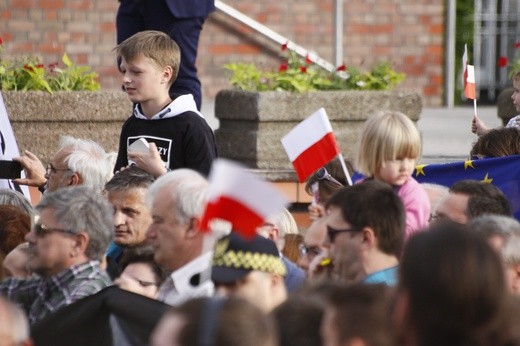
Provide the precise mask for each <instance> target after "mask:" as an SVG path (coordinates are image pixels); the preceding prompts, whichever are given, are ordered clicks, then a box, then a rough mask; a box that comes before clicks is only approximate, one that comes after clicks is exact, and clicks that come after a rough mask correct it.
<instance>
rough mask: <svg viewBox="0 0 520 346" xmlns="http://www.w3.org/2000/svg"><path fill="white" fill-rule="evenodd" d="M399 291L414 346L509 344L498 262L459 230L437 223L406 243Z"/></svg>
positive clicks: (482, 242) (487, 248) (486, 247)
mask: <svg viewBox="0 0 520 346" xmlns="http://www.w3.org/2000/svg"><path fill="white" fill-rule="evenodd" d="M398 291H399V293H400V294H404V295H405V296H407V297H408V299H407V301H408V304H407V311H406V316H405V320H404V324H403V326H402V327H403V330H406V331H407V332H408V333H409V332H410V331H412V333H415V334H414V335H413V336H412V337H413V338H415V340H414V341H415V344H416V345H419V346H429V345H432V346H433V345H448V346H449V345H506V344H508V343H506V342H505V341H504V340H506V339H507V338H508V335H507V333H505V332H504V327H503V325H505V324H507V323H506V322H507V318H509V317H508V316H507V313H506V312H505V308H506V306H505V305H506V304H505V297H506V296H507V293H506V287H505V279H504V274H503V268H502V264H501V260H500V258H499V255H498V254H497V253H496V252H495V251H494V250H493V249H492V248H491V247H490V245H489V244H488V243H487V242H486V240H485V239H484V238H483V237H481V236H480V235H478V234H476V232H471V231H470V230H468V229H467V228H465V227H464V226H462V225H457V224H455V223H452V222H444V223H439V224H436V225H435V226H434V227H432V228H431V229H429V230H428V231H426V232H421V233H418V234H417V235H415V236H413V237H412V238H411V239H410V240H409V242H408V244H407V246H406V248H405V250H404V253H403V257H402V260H401V264H400V283H399V290H398Z"/></svg>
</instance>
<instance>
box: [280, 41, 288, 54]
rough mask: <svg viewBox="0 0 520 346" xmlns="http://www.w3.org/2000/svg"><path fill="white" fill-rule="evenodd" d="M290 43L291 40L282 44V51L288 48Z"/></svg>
mask: <svg viewBox="0 0 520 346" xmlns="http://www.w3.org/2000/svg"><path fill="white" fill-rule="evenodd" d="M288 44H289V42H285V43H284V44H282V52H283V51H285V50H286V49H287V45H288Z"/></svg>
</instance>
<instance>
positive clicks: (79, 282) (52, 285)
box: [0, 261, 112, 324]
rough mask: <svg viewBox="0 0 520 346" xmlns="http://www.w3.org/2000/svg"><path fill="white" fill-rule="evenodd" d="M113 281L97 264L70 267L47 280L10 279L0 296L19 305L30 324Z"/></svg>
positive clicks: (1, 286)
mask: <svg viewBox="0 0 520 346" xmlns="http://www.w3.org/2000/svg"><path fill="white" fill-rule="evenodd" d="M111 284H112V281H111V280H110V277H109V276H108V275H107V273H106V272H104V271H102V270H101V268H100V267H99V261H90V262H86V263H82V264H79V265H76V266H72V267H70V268H69V269H67V270H66V271H64V272H61V273H59V274H58V275H55V276H52V277H50V278H47V279H43V278H40V277H37V278H32V279H15V278H10V279H7V280H4V281H2V282H1V283H0V294H2V295H4V296H6V297H7V298H9V299H10V300H12V301H13V302H15V303H17V304H19V305H20V306H21V307H22V308H23V309H24V310H25V312H26V313H27V315H28V316H29V322H30V323H31V324H33V323H34V322H36V321H39V320H41V319H42V318H44V317H45V316H47V315H48V314H50V313H52V312H54V311H56V310H58V309H59V308H61V307H64V306H67V305H69V304H71V303H73V302H75V301H76V300H79V299H81V298H84V297H88V296H90V295H92V294H95V293H97V292H98V291H100V290H102V289H103V288H105V287H107V286H110V285H111Z"/></svg>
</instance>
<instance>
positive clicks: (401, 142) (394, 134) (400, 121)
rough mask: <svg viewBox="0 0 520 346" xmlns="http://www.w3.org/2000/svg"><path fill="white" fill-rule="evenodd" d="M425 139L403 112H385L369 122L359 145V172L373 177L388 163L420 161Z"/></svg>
mask: <svg viewBox="0 0 520 346" xmlns="http://www.w3.org/2000/svg"><path fill="white" fill-rule="evenodd" d="M420 152H421V137H420V134H419V130H417V127H416V126H415V124H414V123H413V122H412V121H411V120H410V118H408V117H407V116H406V115H404V114H403V113H401V112H396V111H382V112H380V113H377V114H375V115H373V116H371V117H370V118H368V119H367V120H366V121H365V124H364V126H363V130H362V132H361V137H360V141H359V146H358V152H357V158H356V166H357V167H356V168H357V170H358V172H360V173H362V174H364V175H366V176H369V177H371V176H373V175H374V174H375V173H376V172H377V171H378V170H379V169H380V168H381V166H382V165H383V163H384V162H385V161H388V160H395V159H397V158H405V157H408V158H417V157H419V154H420Z"/></svg>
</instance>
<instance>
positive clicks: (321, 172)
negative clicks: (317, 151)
mask: <svg viewBox="0 0 520 346" xmlns="http://www.w3.org/2000/svg"><path fill="white" fill-rule="evenodd" d="M316 178H317V179H318V180H324V179H325V180H328V181H330V182H331V183H334V184H336V185H338V186H344V185H343V184H342V183H340V182H339V181H337V180H336V179H335V178H334V177H333V176H332V175H330V174H329V172H327V169H326V168H325V167H321V168H320V169H318V171H317V172H316Z"/></svg>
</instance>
